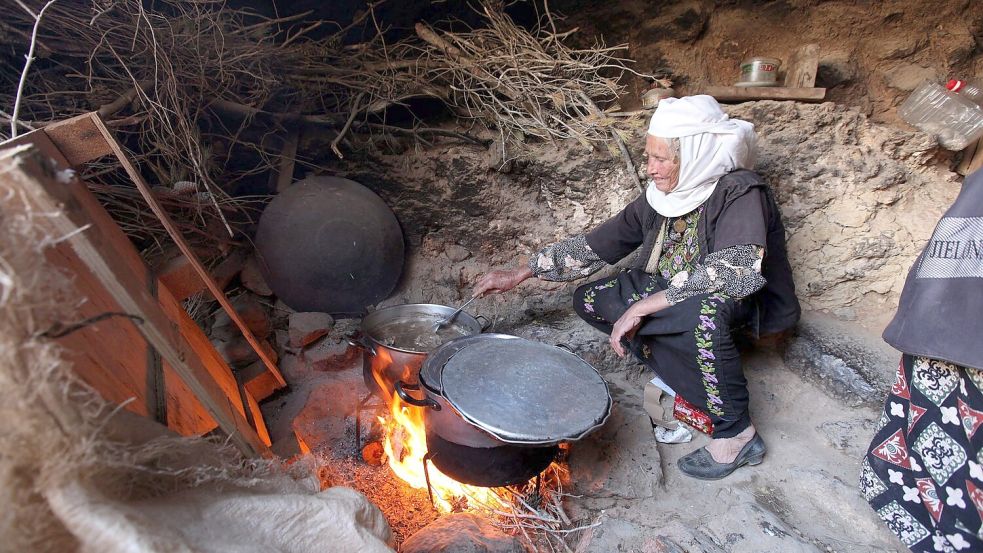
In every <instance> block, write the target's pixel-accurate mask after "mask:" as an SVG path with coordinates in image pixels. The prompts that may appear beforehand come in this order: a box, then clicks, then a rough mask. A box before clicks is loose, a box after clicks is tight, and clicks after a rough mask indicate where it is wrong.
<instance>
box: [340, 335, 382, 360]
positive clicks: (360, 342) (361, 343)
mask: <svg viewBox="0 0 983 553" xmlns="http://www.w3.org/2000/svg"><path fill="white" fill-rule="evenodd" d="M346 340H347V341H348V345H349V346H351V347H353V348H358V349H361V350H365V351H366V352H368V353H371V354H372V355H376V352H375V347H373V346H372V344H370V343H368V342H367V341H366V340H365V336H363V335H362V334H360V333H353V334H349V335H348V337H347V338H346Z"/></svg>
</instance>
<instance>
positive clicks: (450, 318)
mask: <svg viewBox="0 0 983 553" xmlns="http://www.w3.org/2000/svg"><path fill="white" fill-rule="evenodd" d="M476 299H478V296H471V299H469V300H468V301H466V302H464V305H462V306H461V307H458V308H457V311H455V312H453V313H451V316H450V317H447V318H446V319H444V320H442V321H440V322H438V323H437V324H436V325H434V326H435V327H436V328H440V327H442V326H445V325H448V324H450V323H451V321H453V320H454V318H455V317H457V316H458V314H459V313H460V312H461V311H464V308H465V307H467V306H468V304H470V303H471V302H473V301H474V300H476Z"/></svg>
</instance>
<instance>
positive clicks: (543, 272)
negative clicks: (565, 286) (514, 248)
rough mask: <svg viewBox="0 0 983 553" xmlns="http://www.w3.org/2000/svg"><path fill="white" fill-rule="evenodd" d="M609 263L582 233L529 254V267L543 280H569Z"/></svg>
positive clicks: (599, 268)
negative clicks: (588, 242) (598, 253)
mask: <svg viewBox="0 0 983 553" xmlns="http://www.w3.org/2000/svg"><path fill="white" fill-rule="evenodd" d="M605 265H607V263H606V262H605V261H604V260H603V259H601V258H600V257H598V256H597V254H596V253H594V250H592V249H591V247H590V246H589V245H587V238H586V237H585V236H584V235H583V234H581V235H578V236H574V237H573V238H568V239H566V240H563V241H562V242H557V243H556V244H553V245H551V246H547V247H545V248H543V249H542V250H539V252H538V253H535V254H533V255H531V256H529V269H530V270H531V271H532V273H533V274H534V275H536V276H537V277H538V278H541V279H543V280H553V281H569V280H577V279H578V278H583V277H585V276H587V275H590V274H593V273H596V272H597V271H599V270H601V268H603V267H604V266H605Z"/></svg>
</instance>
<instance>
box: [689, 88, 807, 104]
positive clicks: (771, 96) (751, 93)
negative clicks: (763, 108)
mask: <svg viewBox="0 0 983 553" xmlns="http://www.w3.org/2000/svg"><path fill="white" fill-rule="evenodd" d="M702 94H709V95H710V96H713V97H714V98H716V99H717V101H718V102H749V101H751V100H794V101H797V102H822V101H823V99H824V98H825V97H826V89H825V88H784V87H777V86H770V87H769V86H756V87H740V86H708V87H706V88H705V89H704V90H703V92H702Z"/></svg>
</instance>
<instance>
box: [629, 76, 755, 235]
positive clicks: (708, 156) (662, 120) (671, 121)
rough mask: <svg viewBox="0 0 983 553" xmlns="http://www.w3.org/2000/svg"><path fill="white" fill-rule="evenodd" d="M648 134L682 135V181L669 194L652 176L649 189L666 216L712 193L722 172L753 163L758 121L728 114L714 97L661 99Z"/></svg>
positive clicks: (685, 209) (687, 209) (650, 199)
mask: <svg viewBox="0 0 983 553" xmlns="http://www.w3.org/2000/svg"><path fill="white" fill-rule="evenodd" d="M648 133H649V134H650V135H652V136H657V137H659V138H678V139H679V184H678V185H676V188H675V189H673V191H672V192H670V193H668V194H665V193H663V192H660V191H659V189H657V188H656V187H655V183H653V182H651V181H649V185H648V189H647V190H646V192H645V198H646V199H647V200H648V203H649V205H651V206H652V208H653V209H655V210H656V211H657V212H658V213H659V214H660V215H662V216H664V217H678V216H680V215H685V214H687V213H689V212H690V211H693V210H694V209H696V208H697V207H699V205H700V204H702V203H703V202H705V201H706V200H707V198H709V197H710V195H711V194H713V191H714V189H716V187H717V181H719V180H720V177H722V176H724V175H726V174H727V173H730V172H731V171H734V170H735V169H750V168H751V167H753V166H754V161H755V154H756V150H755V148H756V145H757V140H758V138H757V136H756V135H755V134H754V125H752V124H751V123H748V122H747V121H741V120H740V119H730V118H729V117H728V116H727V114H726V113H724V112H723V110H721V109H720V104H718V103H717V101H716V100H714V99H713V97H712V96H706V95H700V96H686V97H684V98H666V99H664V100H662V101H660V102H659V107H658V108H657V109H656V110H655V114H653V115H652V121H651V122H650V123H649V130H648Z"/></svg>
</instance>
